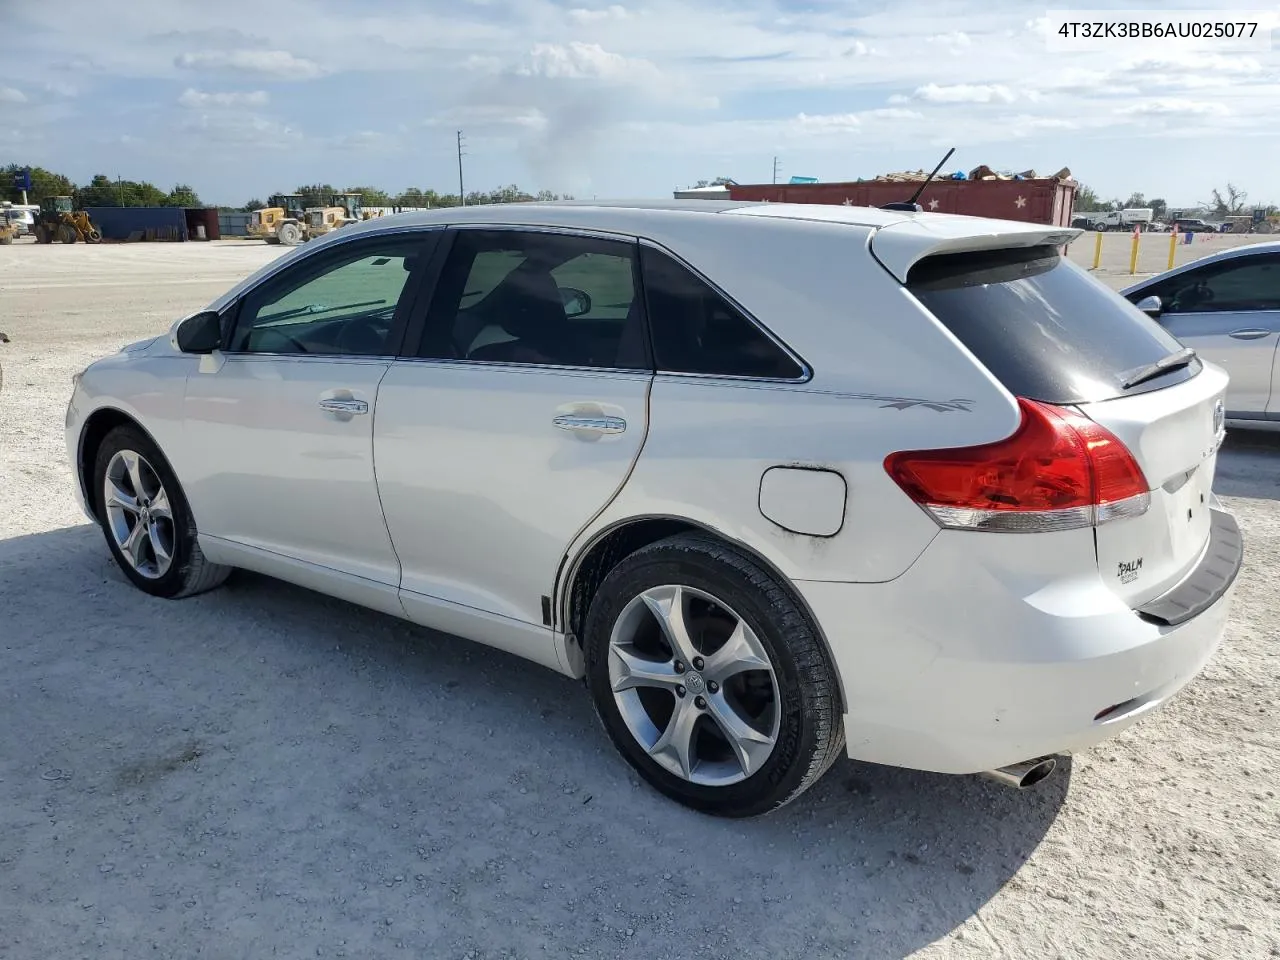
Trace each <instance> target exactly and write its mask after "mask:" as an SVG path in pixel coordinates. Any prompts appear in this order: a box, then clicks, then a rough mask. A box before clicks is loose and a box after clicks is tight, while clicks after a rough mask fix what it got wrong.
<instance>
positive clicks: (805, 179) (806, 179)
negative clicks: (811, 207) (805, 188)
mask: <svg viewBox="0 0 1280 960" xmlns="http://www.w3.org/2000/svg"><path fill="white" fill-rule="evenodd" d="M791 182H792V183H817V182H818V178H817V177H792V178H791Z"/></svg>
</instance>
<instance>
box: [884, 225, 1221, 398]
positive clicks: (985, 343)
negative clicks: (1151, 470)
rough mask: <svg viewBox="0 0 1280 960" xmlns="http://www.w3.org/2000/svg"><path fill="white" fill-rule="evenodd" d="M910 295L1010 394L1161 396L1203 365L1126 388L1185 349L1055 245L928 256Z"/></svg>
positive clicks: (912, 277)
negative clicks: (1137, 375)
mask: <svg viewBox="0 0 1280 960" xmlns="http://www.w3.org/2000/svg"><path fill="white" fill-rule="evenodd" d="M907 289H908V290H910V291H911V293H912V294H914V295H915V296H916V298H917V299H919V300H920V302H921V303H923V304H924V305H925V307H926V308H927V309H928V310H929V311H930V312H931V313H932V314H933V315H934V316H935V317H937V318H938V319H939V320H940V321H941V322H942V323H943V324H944V325H945V326H946V327H947V329H948V330H950V331H951V332H952V333H953V334H955V336H956V338H957V339H959V340H960V342H961V343H963V344H964V345H965V346H966V347H968V348H969V350H970V351H971V352H972V353H973V354H974V356H976V357H977V358H978V360H979V361H981V363H982V364H983V366H985V367H986V368H987V369H988V370H989V371H990V372H991V374H992V376H994V377H995V378H996V379H998V380H999V381H1000V382H1001V383H1003V384H1004V386H1005V387H1006V388H1007V389H1008V390H1009V391H1010V392H1011V393H1013V394H1015V395H1017V396H1021V397H1026V398H1028V399H1030V400H1040V401H1042V402H1044V403H1057V404H1068V403H1096V402H1098V401H1100V400H1110V399H1112V398H1115V397H1119V396H1126V395H1132V394H1136V393H1144V392H1147V391H1150V390H1161V389H1163V388H1165V387H1169V386H1172V385H1174V384H1176V383H1181V382H1183V381H1185V380H1189V379H1191V378H1192V377H1194V376H1195V375H1196V374H1197V373H1199V372H1200V369H1201V364H1200V363H1199V361H1196V362H1194V363H1192V364H1191V365H1189V366H1184V367H1179V368H1175V369H1172V370H1169V371H1168V372H1166V373H1164V374H1161V375H1160V376H1157V377H1154V378H1153V379H1150V380H1146V381H1144V382H1142V383H1139V384H1137V385H1135V386H1132V387H1129V388H1128V389H1125V387H1124V383H1125V381H1126V379H1128V377H1129V376H1131V375H1132V374H1133V373H1134V372H1135V371H1136V370H1139V369H1141V368H1143V367H1146V366H1147V365H1148V364H1152V363H1155V362H1156V361H1157V360H1161V359H1163V358H1165V357H1167V356H1168V355H1169V354H1172V353H1177V352H1178V351H1179V350H1181V349H1182V344H1180V343H1179V342H1178V341H1177V340H1176V339H1175V338H1174V337H1173V336H1171V335H1170V334H1169V333H1167V332H1166V331H1165V330H1164V329H1162V328H1161V327H1160V325H1159V324H1157V323H1156V322H1155V321H1154V320H1152V319H1151V318H1150V317H1148V316H1147V315H1146V314H1144V313H1142V312H1141V311H1139V310H1137V309H1136V308H1135V307H1133V306H1132V305H1131V304H1129V303H1128V302H1127V301H1126V300H1124V299H1123V298H1122V297H1120V295H1119V294H1116V293H1112V292H1111V291H1110V290H1108V289H1106V288H1105V287H1103V286H1101V285H1100V284H1098V283H1097V282H1096V281H1094V280H1093V279H1092V278H1091V277H1090V276H1089V275H1088V274H1087V273H1086V272H1085V271H1084V270H1082V269H1081V268H1079V267H1077V266H1076V265H1075V264H1073V263H1071V262H1070V261H1069V260H1067V259H1066V258H1065V257H1062V256H1061V255H1060V254H1059V253H1058V249H1057V248H1056V247H1030V248H1024V249H1020V250H997V251H982V252H979V253H964V254H947V255H944V256H938V257H929V258H927V259H925V260H922V261H921V262H920V263H918V264H917V265H916V266H915V267H913V268H912V270H911V272H910V273H909V274H908V276H907Z"/></svg>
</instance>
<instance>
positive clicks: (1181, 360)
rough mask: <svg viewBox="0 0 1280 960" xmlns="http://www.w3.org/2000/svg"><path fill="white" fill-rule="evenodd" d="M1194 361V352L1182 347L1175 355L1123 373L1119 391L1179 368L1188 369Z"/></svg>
mask: <svg viewBox="0 0 1280 960" xmlns="http://www.w3.org/2000/svg"><path fill="white" fill-rule="evenodd" d="M1195 360H1196V352H1195V351H1194V350H1192V349H1191V348H1190V347H1183V348H1182V349H1181V350H1179V351H1178V352H1177V353H1171V354H1169V355H1168V356H1167V357H1162V358H1161V359H1159V360H1157V361H1156V362H1155V363H1149V364H1147V365H1146V366H1145V367H1135V368H1134V369H1132V370H1127V371H1125V373H1124V380H1123V381H1121V383H1120V389H1122V390H1128V389H1129V388H1130V387H1136V386H1137V385H1138V384H1140V383H1146V382H1147V381H1148V380H1154V379H1155V378H1156V377H1158V376H1160V375H1161V374H1165V373H1168V372H1169V371H1170V370H1177V369H1179V368H1181V367H1189V366H1191V364H1192V363H1194V362H1195Z"/></svg>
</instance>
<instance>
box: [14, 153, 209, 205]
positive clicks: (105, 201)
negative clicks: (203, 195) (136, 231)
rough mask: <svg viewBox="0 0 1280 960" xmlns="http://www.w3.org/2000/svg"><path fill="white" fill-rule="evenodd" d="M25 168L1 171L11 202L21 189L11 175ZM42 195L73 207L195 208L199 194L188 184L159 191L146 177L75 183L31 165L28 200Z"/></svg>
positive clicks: (97, 178) (18, 166) (17, 166)
mask: <svg viewBox="0 0 1280 960" xmlns="http://www.w3.org/2000/svg"><path fill="white" fill-rule="evenodd" d="M24 169H26V167H24V166H22V165H21V164H17V163H11V164H8V165H7V166H5V167H3V168H0V170H2V171H3V172H2V173H0V176H3V178H4V180H3V187H4V195H5V196H6V197H9V198H10V199H12V200H14V201H18V200H21V199H22V191H20V190H15V189H13V178H14V175H15V174H17V173H21V172H22V171H23V170H24ZM45 197H70V198H71V202H72V203H73V204H74V205H75V208H76V209H77V210H80V209H83V208H85V207H199V206H201V205H202V204H201V203H200V197H199V196H198V195H197V194H196V192H195V190H193V189H192V188H191V186H190V185H189V184H185V183H179V184H175V185H174V187H173V189H172V190H167V191H166V190H161V189H160V188H159V187H157V186H156V185H155V184H154V183H148V182H147V181H146V180H122V179H115V180H113V179H112V178H111V177H108V176H107V175H106V174H104V173H100V174H98V175H97V176H95V177H94V178H93V179H92V180H90V181H89V182H88V183H87V184H84V185H78V184H76V183H75V182H74V181H73V180H72V179H71V178H70V177H67V176H64V175H63V174H61V173H56V172H54V171H52V170H46V169H45V168H44V167H32V168H31V189H30V190H28V191H27V202H28V203H39V202H40V201H41V200H43V199H44V198H45Z"/></svg>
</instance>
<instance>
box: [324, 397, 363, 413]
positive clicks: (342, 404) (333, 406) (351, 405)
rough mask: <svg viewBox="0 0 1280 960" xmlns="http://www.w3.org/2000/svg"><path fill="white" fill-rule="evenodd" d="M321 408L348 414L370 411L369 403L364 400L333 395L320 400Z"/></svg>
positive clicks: (330, 411)
mask: <svg viewBox="0 0 1280 960" xmlns="http://www.w3.org/2000/svg"><path fill="white" fill-rule="evenodd" d="M320 409H321V410H327V411H328V412H329V413H345V414H347V415H348V416H355V415H357V414H362V413H368V412H369V404H367V403H366V402H365V401H363V400H338V399H334V398H332V397H330V398H328V399H325V400H321V401H320Z"/></svg>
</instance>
